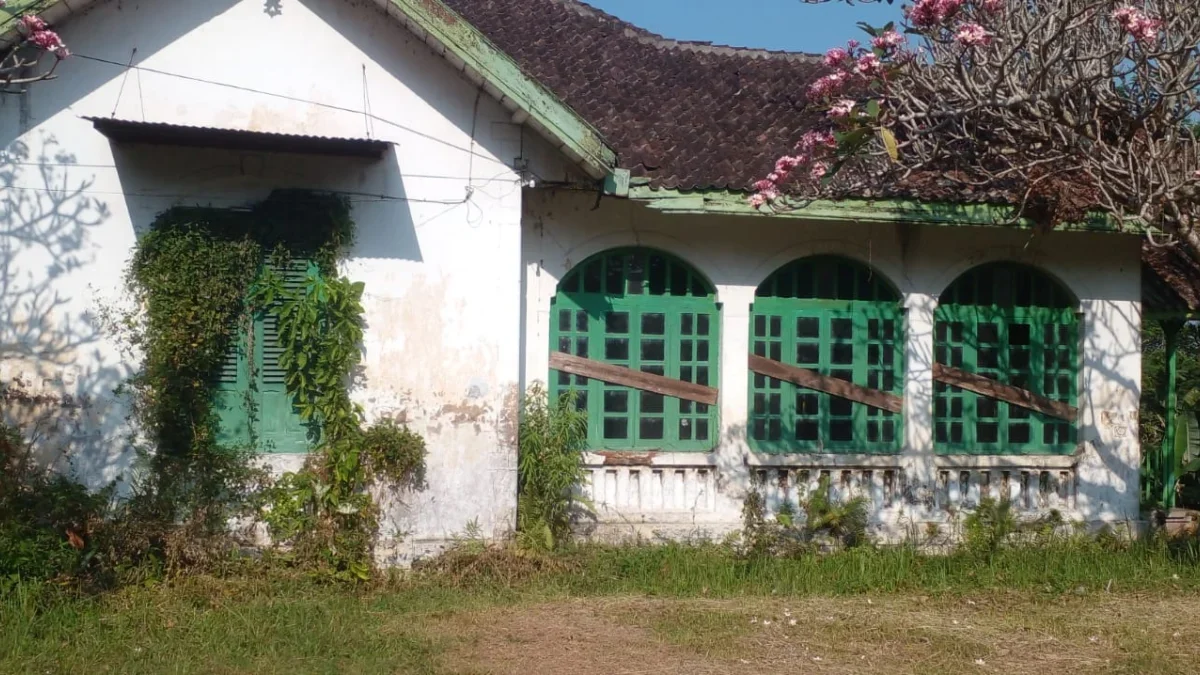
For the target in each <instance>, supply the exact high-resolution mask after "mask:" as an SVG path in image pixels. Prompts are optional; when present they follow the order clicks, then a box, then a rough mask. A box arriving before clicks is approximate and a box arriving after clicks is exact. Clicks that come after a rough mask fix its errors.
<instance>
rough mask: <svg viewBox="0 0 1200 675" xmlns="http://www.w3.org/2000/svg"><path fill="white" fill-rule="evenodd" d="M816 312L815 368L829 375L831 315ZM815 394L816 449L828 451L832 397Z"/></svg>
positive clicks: (823, 393)
mask: <svg viewBox="0 0 1200 675" xmlns="http://www.w3.org/2000/svg"><path fill="white" fill-rule="evenodd" d="M816 314H817V316H818V317H820V318H819V324H820V330H821V337H820V342H819V349H818V354H817V364H818V365H817V370H818V371H819V372H820V373H821V374H822V375H825V376H829V374H830V371H831V368H830V360H831V359H830V353H831V352H832V351H833V317H832V316H831V315H830V313H829V311H828V310H819V311H818V312H816ZM816 394H817V406H818V407H817V409H818V411H819V415H818V420H819V421H818V423H817V424H818V429H819V430H820V431H819V432H818V436H817V444H818V446H819V447H818V449H819V450H822V451H828V447H827V446H826V444H825V440H826V439H828V438H829V436H830V431H829V426H830V421H831V419H830V413H831V410H830V408H831V407H832V405H833V401H832V397H831V396H830V395H829V394H827V393H825V392H823V391H821V392H816Z"/></svg>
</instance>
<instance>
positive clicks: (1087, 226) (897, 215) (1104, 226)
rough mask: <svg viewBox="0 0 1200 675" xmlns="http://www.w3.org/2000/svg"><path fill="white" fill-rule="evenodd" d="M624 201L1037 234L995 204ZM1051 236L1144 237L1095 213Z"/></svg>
mask: <svg viewBox="0 0 1200 675" xmlns="http://www.w3.org/2000/svg"><path fill="white" fill-rule="evenodd" d="M629 198H630V199H634V200H637V201H641V202H643V203H645V204H646V206H648V207H649V208H652V209H655V210H658V211H663V212H666V213H674V214H685V213H696V214H699V213H705V214H721V215H734V216H759V217H773V218H793V219H800V220H808V221H857V222H864V223H898V222H908V223H920V224H925V225H965V226H992V227H1009V228H1018V229H1036V228H1037V224H1036V223H1034V222H1033V221H1031V220H1029V219H1024V218H1022V219H1017V220H1015V221H1014V220H1013V219H1012V217H1011V209H1010V208H1009V207H1005V206H999V205H995V204H981V203H961V204H957V203H941V202H926V201H919V200H909V199H874V200H866V199H862V200H849V199H848V200H841V201H830V200H814V201H811V202H807V203H805V204H803V205H801V206H799V207H798V208H794V209H790V210H782V211H771V210H769V209H757V208H755V207H753V206H751V205H750V203H749V199H748V198H749V195H748V194H747V193H745V192H739V191H735V190H722V189H711V190H673V189H663V188H653V187H650V186H649V185H636V184H635V185H632V186H630V188H629ZM1055 230H1056V231H1068V232H1070V231H1075V232H1109V233H1117V234H1143V233H1144V228H1143V227H1142V226H1141V224H1139V223H1136V222H1127V223H1125V224H1124V225H1121V224H1119V223H1117V222H1115V221H1114V219H1112V218H1111V217H1108V216H1106V215H1104V214H1095V215H1093V216H1092V217H1089V218H1087V219H1085V220H1084V221H1083V222H1079V223H1065V224H1063V225H1060V226H1058V227H1056V228H1055Z"/></svg>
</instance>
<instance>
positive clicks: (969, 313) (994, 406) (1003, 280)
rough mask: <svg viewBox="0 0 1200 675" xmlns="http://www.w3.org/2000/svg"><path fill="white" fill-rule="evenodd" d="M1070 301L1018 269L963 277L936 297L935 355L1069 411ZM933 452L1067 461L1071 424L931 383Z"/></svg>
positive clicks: (1072, 397) (981, 270)
mask: <svg viewBox="0 0 1200 675" xmlns="http://www.w3.org/2000/svg"><path fill="white" fill-rule="evenodd" d="M1076 306H1077V302H1076V300H1075V299H1074V298H1073V297H1072V296H1071V294H1070V293H1069V292H1068V291H1067V290H1066V289H1065V288H1064V287H1063V286H1062V284H1060V283H1059V282H1058V281H1057V280H1055V279H1053V278H1051V277H1050V276H1049V275H1047V274H1046V273H1044V272H1042V271H1041V270H1038V269H1036V268H1033V267H1030V266H1027V265H1021V264H1017V263H1007V262H1002V263H988V264H985V265H981V266H979V267H976V268H974V269H971V270H969V271H968V272H966V273H965V274H963V275H962V276H960V277H959V278H958V279H957V280H955V281H954V282H953V283H952V284H951V285H950V286H949V287H948V288H947V289H946V291H945V292H944V293H943V294H942V296H941V298H940V301H939V304H938V308H937V310H936V312H935V327H934V357H935V359H936V361H937V362H938V363H940V364H943V365H947V366H951V367H954V368H960V369H962V370H965V371H967V372H970V373H974V374H976V375H981V376H983V377H987V378H989V379H992V380H996V381H997V382H1001V383H1004V384H1008V385H1011V386H1014V387H1018V388H1021V389H1026V390H1028V391H1032V392H1034V393H1035V394H1040V395H1041V396H1045V397H1046V398H1049V399H1052V400H1055V401H1061V402H1064V403H1068V404H1070V405H1072V406H1074V405H1076V400H1077V398H1078V379H1079V314H1078V312H1077V311H1076ZM934 384H935V386H934V414H933V417H934V446H935V448H936V450H937V452H939V453H941V454H1013V455H1055V454H1070V453H1071V452H1074V450H1075V445H1076V435H1077V434H1076V425H1075V424H1074V423H1072V422H1068V421H1066V420H1062V419H1059V418H1056V417H1053V416H1051V415H1047V414H1045V413H1041V412H1037V411H1034V410H1030V409H1028V408H1025V407H1022V406H1018V405H1014V404H1010V403H1006V402H1004V401H1000V400H998V399H994V398H990V397H987V396H984V395H982V394H976V393H974V392H970V391H967V390H965V389H960V388H958V387H955V386H953V385H949V384H945V383H942V382H935V383H934Z"/></svg>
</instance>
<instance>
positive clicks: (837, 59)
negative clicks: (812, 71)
mask: <svg viewBox="0 0 1200 675" xmlns="http://www.w3.org/2000/svg"><path fill="white" fill-rule="evenodd" d="M848 61H850V52H848V51H846V50H845V49H844V48H842V47H834V48H833V49H830V50H829V51H827V52H825V60H824V62H825V65H827V66H829V67H830V68H841V67H842V66H844V65H846V63H847V62H848Z"/></svg>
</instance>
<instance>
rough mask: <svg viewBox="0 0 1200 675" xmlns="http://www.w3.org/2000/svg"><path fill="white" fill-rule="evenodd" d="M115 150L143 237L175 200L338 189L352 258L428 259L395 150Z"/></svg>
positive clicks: (235, 201) (247, 200)
mask: <svg viewBox="0 0 1200 675" xmlns="http://www.w3.org/2000/svg"><path fill="white" fill-rule="evenodd" d="M111 148H112V153H113V159H114V163H115V165H116V171H117V177H118V178H119V179H120V183H121V186H122V196H123V197H124V199H125V204H126V207H127V208H128V210H129V217H130V220H131V221H132V223H133V229H134V231H135V232H136V233H138V235H139V236H140V235H141V234H144V233H145V232H146V231H148V230H149V228H150V226H151V225H152V224H153V223H154V221H155V219H156V218H157V217H158V216H159V214H161V213H162V212H163V211H165V210H167V209H169V208H171V207H173V206H181V205H188V206H191V205H195V206H211V207H214V208H244V207H247V206H250V205H252V204H254V203H255V202H258V201H261V200H263V199H265V198H266V197H267V196H268V195H269V194H270V193H271V192H272V191H273V190H279V189H302V190H314V191H332V192H338V193H341V194H343V195H344V196H345V197H346V199H347V200H348V201H349V202H350V206H351V208H352V212H351V217H352V218H353V219H354V224H355V243H354V247H353V250H352V251H351V252H350V257H351V258H355V259H357V258H372V259H374V258H379V259H388V260H408V261H413V262H421V261H422V259H423V256H422V254H421V247H420V242H419V241H418V240H417V232H416V226H415V225H414V222H413V214H412V209H411V208H410V206H409V202H408V195H407V193H406V191H405V187H404V177H403V175H402V174H401V171H400V165H399V158H398V157H397V155H396V152H395V149H394V148H393V149H391V150H389V151H388V152H387V153H385V154H384V156H383V157H381V158H379V159H370V158H357V157H326V156H316V155H303V154H290V153H271V154H264V153H250V152H242V151H236V150H221V149H211V148H184V147H162V146H155V145H144V144H128V143H115V142H114V143H112V144H111Z"/></svg>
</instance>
